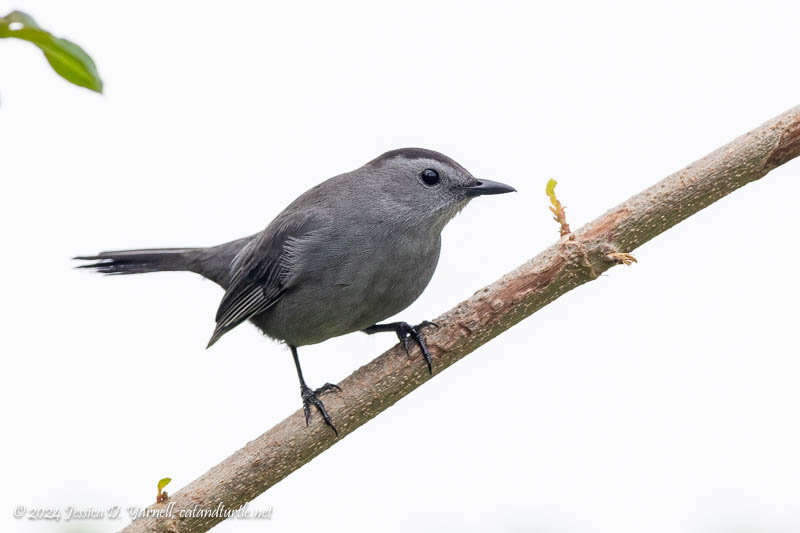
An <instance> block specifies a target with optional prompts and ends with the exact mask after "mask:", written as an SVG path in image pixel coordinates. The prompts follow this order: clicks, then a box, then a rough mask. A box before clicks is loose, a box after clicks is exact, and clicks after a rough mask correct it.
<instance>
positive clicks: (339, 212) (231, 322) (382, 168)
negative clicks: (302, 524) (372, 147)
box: [76, 148, 514, 435]
mask: <svg viewBox="0 0 800 533" xmlns="http://www.w3.org/2000/svg"><path fill="white" fill-rule="evenodd" d="M512 191H514V189H513V188H512V187H509V186H508V185H504V184H502V183H497V182H494V181H488V180H478V179H476V178H474V177H473V176H472V175H471V174H470V173H469V172H467V171H466V170H465V169H464V167H462V166H461V165H459V164H458V163H456V162H455V161H453V160H452V159H450V158H449V157H446V156H444V155H442V154H440V153H438V152H434V151H432V150H424V149H421V148H403V149H399V150H392V151H390V152H387V153H385V154H383V155H381V156H380V157H378V158H376V159H373V160H372V161H370V162H369V163H367V164H366V165H364V166H363V167H361V168H359V169H357V170H354V171H353V172H348V173H346V174H341V175H339V176H336V177H333V178H331V179H329V180H327V181H324V182H322V183H321V184H319V185H317V186H316V187H314V188H312V189H310V190H309V191H307V192H305V193H304V194H302V195H301V196H300V197H299V198H297V199H296V200H295V201H294V202H292V203H291V204H290V205H289V207H287V208H286V209H284V210H283V212H282V213H281V214H279V215H278V216H277V217H276V218H275V220H273V221H272V222H271V223H270V224H269V226H267V228H266V229H265V230H264V231H262V232H260V233H256V234H255V235H251V236H250V237H245V238H243V239H238V240H235V241H232V242H228V243H225V244H221V245H219V246H213V247H211V248H162V249H148V250H126V251H117V252H103V253H100V254H98V255H93V256H82V257H76V259H81V260H92V261H99V262H96V263H93V264H89V265H82V266H81V267H80V268H91V269H94V270H96V271H98V272H103V273H106V274H139V273H142V272H160V271H167V270H188V271H191V272H196V273H198V274H200V275H201V276H205V277H206V278H208V279H210V280H212V281H214V282H216V283H217V284H219V285H220V286H221V287H222V288H223V289H225V295H224V296H223V297H222V302H221V303H220V306H219V309H218V310H217V316H216V321H217V326H216V329H215V330H214V333H213V335H212V336H211V340H210V341H209V343H208V345H209V346H211V345H212V344H214V343H215V342H217V340H219V338H220V337H221V336H222V335H224V334H225V333H227V332H228V331H230V330H231V329H233V328H234V327H236V326H238V325H239V324H241V323H242V322H244V321H245V320H250V321H251V322H252V323H253V324H255V325H256V326H257V327H258V328H259V329H261V331H263V332H264V333H265V334H266V335H268V336H269V337H272V338H274V339H278V340H281V341H284V342H286V344H288V345H289V348H290V349H291V351H292V356H293V357H294V363H295V366H296V367H297V376H298V377H299V378H300V393H301V396H302V399H303V410H304V413H305V417H306V424H308V419H309V414H310V405H312V404H313V405H314V406H315V407H316V408H317V410H318V411H319V413H320V414H321V415H322V418H323V419H324V420H325V422H326V423H327V424H328V425H329V426H330V427H331V428H333V431H334V432H336V434H337V435H338V432H337V431H336V428H335V427H334V425H333V422H332V420H331V417H330V416H329V415H328V413H327V411H326V410H325V406H324V405H323V404H322V402H321V401H320V399H319V397H318V396H319V395H322V393H324V392H328V391H331V390H341V389H339V387H338V386H337V385H332V384H330V383H326V384H325V385H324V386H322V387H321V388H319V389H317V390H312V389H311V388H310V387H308V386H307V385H306V382H305V380H304V379H303V373H302V371H301V370H300V361H299V359H298V357H297V347H298V346H304V345H307V344H315V343H318V342H322V341H324V340H326V339H329V338H331V337H336V336H339V335H344V334H345V333H350V332H353V331H364V332H366V333H370V334H371V333H377V332H380V331H392V332H395V333H396V334H397V337H398V338H399V339H400V340H401V341H402V342H403V344H404V345H405V348H406V351H408V341H409V338H410V339H412V340H414V341H415V342H416V343H417V344H418V345H419V347H420V350H421V351H422V354H423V356H424V357H425V361H426V362H427V364H428V370H429V371H430V370H431V358H430V353H429V352H428V349H427V348H426V347H425V343H424V342H423V340H422V337H421V336H420V333H419V330H420V329H421V328H422V327H423V326H427V325H435V324H432V323H431V322H427V321H425V322H423V323H422V324H419V325H418V326H410V325H409V324H407V323H405V322H393V323H390V324H377V322H380V321H381V320H384V319H386V318H387V317H390V316H392V315H394V314H396V313H398V312H400V311H402V310H403V309H405V308H406V307H408V306H409V305H411V303H412V302H414V300H416V299H417V297H419V295H420V294H421V293H422V291H423V290H424V289H425V287H426V286H427V285H428V282H429V281H430V279H431V276H433V271H434V270H435V269H436V263H437V262H438V260H439V249H440V246H441V232H442V228H444V226H445V224H447V222H448V221H449V220H450V219H451V218H453V217H454V216H455V215H456V214H457V213H458V212H459V211H460V210H461V209H462V208H463V207H464V206H465V205H467V203H468V202H469V201H470V200H471V199H472V198H474V197H476V196H480V195H484V194H501V193H506V192H512Z"/></svg>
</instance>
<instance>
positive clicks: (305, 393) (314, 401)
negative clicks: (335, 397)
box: [300, 383, 342, 437]
mask: <svg viewBox="0 0 800 533" xmlns="http://www.w3.org/2000/svg"><path fill="white" fill-rule="evenodd" d="M330 391H337V392H342V388H341V387H339V386H338V385H334V384H333V383H326V384H325V385H323V386H322V387H320V388H318V389H317V390H312V389H311V387H307V386H305V385H303V386H301V387H300V397H301V398H303V414H304V415H305V417H306V426H308V420H309V419H310V418H311V406H312V405H313V406H314V407H316V408H317V411H319V414H320V415H322V419H323V420H324V421H325V423H326V424H327V425H328V426H330V428H331V429H332V430H333V432H334V433H335V434H336V436H337V437H338V436H339V432H338V431H337V430H336V426H334V425H333V419H332V418H331V415H329V414H328V411H326V410H325V405H324V404H323V403H322V400H320V399H319V396H322V395H323V394H325V393H327V392H330Z"/></svg>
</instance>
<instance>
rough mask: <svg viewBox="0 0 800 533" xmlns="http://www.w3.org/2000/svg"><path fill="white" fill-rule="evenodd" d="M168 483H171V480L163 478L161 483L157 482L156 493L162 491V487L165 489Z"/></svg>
mask: <svg viewBox="0 0 800 533" xmlns="http://www.w3.org/2000/svg"><path fill="white" fill-rule="evenodd" d="M170 481H172V478H171V477H165V478H164V479H162V480H161V481H159V482H158V492H159V493H160V492H161V491H162V490H164V487H166V486H167V485H169V482H170Z"/></svg>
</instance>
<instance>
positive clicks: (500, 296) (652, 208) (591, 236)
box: [124, 106, 800, 533]
mask: <svg viewBox="0 0 800 533" xmlns="http://www.w3.org/2000/svg"><path fill="white" fill-rule="evenodd" d="M798 155H800V106H798V107H795V108H793V109H790V110H789V111H787V112H785V113H783V114H782V115H779V116H777V117H776V118H774V119H772V120H770V121H769V122H767V123H765V124H763V125H762V126H760V127H758V128H756V129H755V130H753V131H751V132H750V133H747V134H745V135H742V136H741V137H739V138H738V139H735V140H734V141H732V142H731V143H729V144H727V145H725V146H723V147H722V148H719V149H718V150H716V151H715V152H713V153H711V154H709V155H707V156H706V157H704V158H703V159H701V160H699V161H697V162H695V163H692V164H691V165H689V166H687V167H686V168H684V169H683V170H680V171H679V172H676V173H675V174H672V175H671V176H668V177H667V178H665V179H664V180H662V181H660V182H658V183H656V184H655V185H653V186H652V187H650V188H649V189H646V190H645V191H643V192H641V193H639V194H637V195H636V196H633V197H632V198H630V199H629V200H627V201H626V202H624V203H622V204H620V205H619V206H617V207H615V208H614V209H611V210H610V211H608V212H607V213H605V214H604V215H602V216H601V217H599V218H597V219H596V220H594V221H592V222H590V223H589V224H587V225H585V226H583V227H582V228H580V229H579V230H577V231H575V232H573V233H570V234H568V235H566V236H564V237H562V238H561V239H560V240H559V241H558V242H557V243H555V244H553V245H552V246H550V247H549V248H547V249H546V250H544V251H543V252H541V253H540V254H539V255H537V256H536V257H534V258H532V259H531V260H529V261H528V262H526V263H525V264H523V265H522V266H520V267H519V268H517V269H516V270H514V271H513V272H509V273H508V274H506V275H505V276H503V277H502V278H500V279H499V280H497V281H496V282H494V283H492V284H491V285H489V286H487V287H484V288H483V289H480V290H479V291H478V292H476V293H475V294H474V295H473V296H472V297H471V298H469V299H468V300H466V301H464V302H462V303H460V304H459V305H457V306H456V307H454V308H453V309H451V310H450V311H447V312H446V313H444V314H443V315H441V316H440V317H438V318H436V319H435V322H436V323H437V324H439V325H440V326H441V327H440V328H439V329H432V328H429V329H427V330H426V333H427V335H426V341H427V344H428V347H429V348H430V351H431V354H432V356H433V373H434V376H435V375H436V374H438V373H439V372H441V371H443V370H444V369H445V368H447V367H448V366H450V365H452V364H453V363H455V362H456V361H458V360H459V359H461V358H462V357H464V356H465V355H467V354H468V353H470V352H472V351H473V350H475V349H476V348H478V347H479V346H481V345H483V344H485V343H487V342H488V341H489V340H491V339H492V338H493V337H495V336H497V335H499V334H500V333H502V332H504V331H505V330H507V329H508V328H510V327H511V326H513V325H515V324H516V323H517V322H519V321H520V320H522V319H523V318H525V317H528V316H530V315H531V314H533V313H534V312H536V311H537V310H538V309H540V308H541V307H543V306H545V305H547V304H548V303H550V302H552V301H553V300H555V299H556V298H558V297H559V296H561V295H562V294H564V293H566V292H567V291H569V290H572V289H574V288H575V287H577V286H579V285H582V284H584V283H586V282H587V281H591V280H593V279H595V278H597V277H598V276H599V275H600V274H602V273H603V272H604V271H606V270H608V269H609V268H611V267H612V266H614V265H615V264H617V263H618V261H619V257H620V256H619V255H616V256H615V255H613V254H620V253H623V254H624V253H627V252H630V251H631V250H633V249H635V248H637V247H638V246H640V245H642V244H643V243H645V242H647V241H649V240H650V239H652V238H653V237H655V236H656V235H658V234H659V233H661V232H663V231H665V230H667V229H669V228H670V227H672V226H674V225H675V224H677V223H678V222H680V221H682V220H684V219H685V218H687V217H689V216H690V215H693V214H694V213H697V212H698V211H700V210H701V209H703V208H704V207H706V206H708V205H710V204H712V203H713V202H715V201H717V200H719V199H720V198H722V197H723V196H725V195H727V194H729V193H731V192H733V191H734V190H736V189H738V188H739V187H741V186H743V185H745V184H747V183H749V182H751V181H754V180H757V179H759V178H761V177H763V176H764V175H766V174H767V173H768V172H769V171H770V170H772V169H774V168H775V167H777V166H779V165H782V164H784V163H786V162H787V161H789V160H791V159H793V158H795V157H797V156H798ZM428 379H431V377H430V376H429V375H428V369H427V367H426V366H425V365H424V364H422V361H421V357H420V353H419V351H418V350H416V349H415V350H414V351H413V352H412V357H411V358H408V357H406V356H405V353H404V352H403V349H402V348H401V347H400V345H397V346H395V347H394V348H392V349H391V350H389V351H387V352H385V353H384V354H382V355H381V356H379V357H378V358H377V359H375V360H374V361H372V362H371V363H369V364H367V365H365V366H364V367H362V368H360V369H358V370H357V371H356V372H354V373H353V374H352V375H350V376H349V377H348V378H347V379H345V380H344V381H343V382H342V383H341V386H342V389H343V392H342V393H341V394H331V395H328V396H326V397H325V405H326V406H327V408H328V410H329V412H330V413H331V415H332V416H333V418H334V419H335V420H336V426H337V428H338V429H339V433H340V435H341V437H340V438H344V437H345V436H347V434H349V433H350V432H352V431H355V430H356V429H357V428H358V427H359V426H361V425H362V424H364V423H365V422H367V421H368V420H370V419H371V418H373V417H375V416H376V415H377V414H379V413H380V412H381V411H383V410H384V409H386V408H388V407H389V406H391V405H392V404H394V403H395V402H396V401H397V400H399V399H400V398H402V397H403V396H405V395H406V394H408V393H409V392H411V391H412V390H414V389H415V388H417V387H418V386H420V385H421V384H422V383H424V382H425V381H427V380H428ZM337 440H338V439H337V438H336V437H335V436H334V435H333V433H332V432H331V431H330V429H329V428H328V427H326V426H325V425H324V424H323V423H322V421H321V419H319V417H317V416H314V417H312V423H311V425H310V427H308V428H306V425H305V421H304V419H303V413H302V411H301V410H298V411H296V412H295V413H294V414H292V415H290V416H289V417H288V418H286V419H285V420H284V421H282V422H281V423H279V424H278V425H277V426H275V427H273V428H272V429H270V430H269V431H267V432H266V433H264V434H263V435H261V436H260V437H258V438H257V439H255V440H253V441H251V442H249V443H247V444H246V445H245V446H244V448H242V449H241V450H239V451H237V452H235V453H234V454H233V455H231V456H230V457H228V458H227V459H225V460H224V461H223V462H221V463H220V464H218V465H217V466H215V467H213V468H212V469H211V470H209V471H208V472H207V473H205V474H204V475H203V476H201V477H200V478H198V479H196V480H195V481H193V482H192V483H190V484H189V485H187V486H186V487H184V488H183V489H181V490H179V491H178V492H177V493H175V494H174V495H171V496H170V497H169V500H168V501H167V502H166V503H158V504H154V505H152V506H151V507H150V508H149V509H151V510H153V511H157V510H159V509H164V508H165V507H166V505H167V504H170V503H171V504H173V508H172V513H173V516H172V517H169V518H155V517H143V518H138V519H136V520H134V521H133V522H132V523H131V524H130V525H129V526H128V527H127V528H125V530H124V531H126V532H131V533H133V532H144V531H163V532H167V531H169V532H177V531H180V532H199V531H207V530H208V529H210V528H211V527H213V526H214V525H215V524H217V523H219V522H220V521H222V520H223V518H222V517H205V518H181V517H180V516H179V514H180V511H181V510H184V509H194V508H198V509H206V510H213V509H215V508H218V506H219V505H220V504H222V505H223V506H224V508H225V509H236V508H238V507H240V506H241V505H243V504H244V503H245V502H248V501H250V500H252V499H253V498H255V497H256V496H258V495H259V494H261V493H262V492H264V491H265V490H267V489H268V488H270V487H271V486H273V485H274V484H276V483H277V482H279V481H280V480H282V479H283V478H284V477H286V476H288V475H289V474H291V473H292V472H294V471H295V470H297V469H298V468H300V467H301V466H303V465H304V464H305V463H307V462H309V461H310V460H312V459H313V458H314V457H316V456H317V455H319V454H320V453H322V452H324V451H325V450H326V449H328V448H329V447H330V446H332V445H333V444H335V443H336V441H337Z"/></svg>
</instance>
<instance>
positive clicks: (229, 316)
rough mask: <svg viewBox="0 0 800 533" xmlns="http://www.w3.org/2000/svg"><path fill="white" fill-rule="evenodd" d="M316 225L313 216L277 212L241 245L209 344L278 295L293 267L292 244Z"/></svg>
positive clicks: (260, 309) (308, 233)
mask: <svg viewBox="0 0 800 533" xmlns="http://www.w3.org/2000/svg"><path fill="white" fill-rule="evenodd" d="M318 228H319V223H318V221H317V219H316V218H315V217H311V216H306V215H303V214H298V213H295V214H294V215H292V216H280V217H278V218H277V219H276V220H275V221H274V222H273V223H272V224H270V225H269V227H268V228H267V229H266V230H264V231H263V232H262V233H260V234H258V235H257V236H256V237H254V238H253V240H252V241H251V242H250V243H249V244H248V245H246V246H245V247H244V248H242V250H241V252H240V253H239V254H238V255H237V256H236V258H234V260H233V262H232V265H231V267H232V269H233V272H232V275H231V281H230V284H229V285H228V289H227V291H226V292H225V295H224V296H223V297H222V301H221V302H220V304H219V309H218V310H217V316H216V321H217V326H216V328H214V333H213V334H212V335H211V339H210V340H209V341H208V346H211V345H212V344H214V343H215V342H217V341H218V340H219V338H220V337H222V336H223V335H224V334H225V333H227V332H228V331H230V330H232V329H233V328H235V327H236V326H238V325H239V324H241V323H242V322H244V321H245V320H247V319H249V318H250V317H253V316H255V315H257V314H259V313H262V312H264V311H266V310H267V309H269V308H270V307H271V306H273V305H274V304H275V303H276V302H277V301H278V300H279V299H280V297H281V295H282V294H283V292H284V291H285V290H286V286H285V285H286V280H287V278H288V274H289V272H290V270H291V267H292V258H291V251H292V246H293V245H295V244H296V243H297V242H298V241H302V240H304V239H306V238H309V236H311V235H313V234H314V232H315V230H316V229H318Z"/></svg>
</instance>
